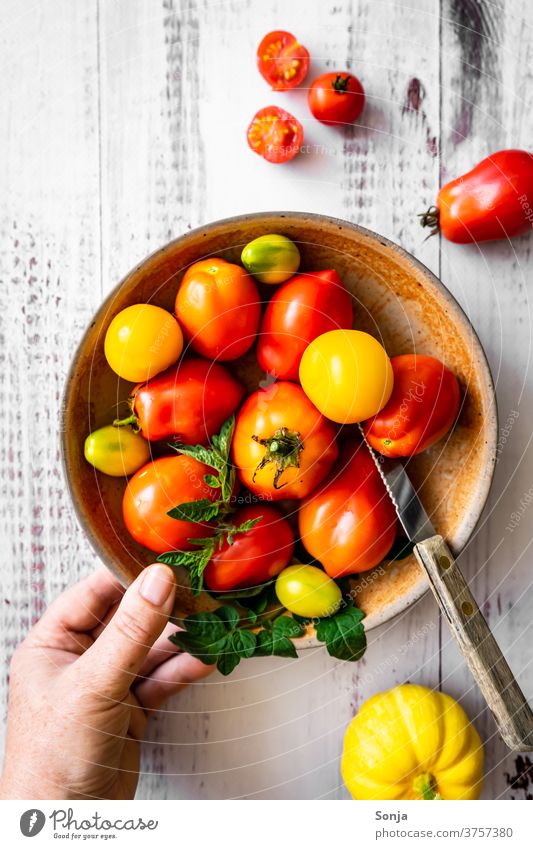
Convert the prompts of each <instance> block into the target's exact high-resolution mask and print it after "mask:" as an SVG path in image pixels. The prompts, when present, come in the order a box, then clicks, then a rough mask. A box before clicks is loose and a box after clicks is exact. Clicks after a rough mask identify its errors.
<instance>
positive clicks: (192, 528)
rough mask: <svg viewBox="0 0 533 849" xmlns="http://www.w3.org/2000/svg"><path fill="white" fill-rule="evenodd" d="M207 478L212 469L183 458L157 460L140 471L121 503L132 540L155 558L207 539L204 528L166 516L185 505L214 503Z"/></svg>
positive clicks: (214, 493)
mask: <svg viewBox="0 0 533 849" xmlns="http://www.w3.org/2000/svg"><path fill="white" fill-rule="evenodd" d="M208 474H213V469H211V468H210V467H209V466H206V465H204V464H203V463H199V462H198V460H195V459H193V458H192V457H185V455H183V454H179V455H178V454H176V455H175V456H174V455H173V456H172V457H160V458H159V459H158V460H154V461H153V462H152V463H148V464H147V465H146V466H143V468H142V469H139V471H138V472H137V473H136V474H135V475H133V477H132V478H130V479H129V481H128V484H127V486H126V489H125V492H124V498H123V500H122V514H123V516H124V522H125V524H126V527H127V529H128V531H129V532H130V534H131V535H132V537H133V538H134V539H135V540H137V542H139V543H141V545H144V546H146V548H149V549H150V551H155V552H157V553H158V554H162V553H163V552H165V551H172V550H174V549H182V550H183V549H184V550H188V549H191V548H194V546H193V545H191V543H190V542H189V539H197V538H198V537H205V536H207V535H208V532H209V529H208V528H207V527H206V525H202V524H197V523H195V522H182V521H180V520H179V519H171V517H170V516H167V513H168V511H169V510H171V509H172V508H173V507H177V506H178V505H179V504H184V503H185V502H187V501H198V500H199V499H200V498H209V500H210V501H216V500H217V499H218V498H219V496H220V490H219V489H214V488H213V487H210V486H208V485H207V484H206V482H205V480H204V476H205V475H208Z"/></svg>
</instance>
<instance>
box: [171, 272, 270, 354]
mask: <svg viewBox="0 0 533 849" xmlns="http://www.w3.org/2000/svg"><path fill="white" fill-rule="evenodd" d="M176 316H177V318H178V321H179V322H180V324H181V327H182V329H183V332H184V333H185V336H186V337H187V339H188V340H190V344H191V347H192V348H193V349H194V350H195V351H196V352H197V353H198V354H201V355H202V356H204V357H208V358H209V359H211V360H215V359H217V360H235V359H237V357H240V356H241V355H242V354H244V352H245V351H247V350H248V348H249V347H250V346H251V345H253V343H254V342H255V337H256V336H257V330H258V328H259V321H260V319H261V304H260V300H259V292H258V291H257V286H256V284H255V282H254V280H253V278H252V277H251V276H250V275H249V274H248V273H247V272H246V271H245V270H244V268H242V267H241V266H240V265H234V264H233V263H231V262H226V260H224V259H219V258H218V257H211V258H210V259H202V260H200V262H195V263H194V265H191V267H190V268H189V269H187V271H186V272H185V275H184V277H183V280H182V281H181V284H180V287H179V289H178V294H177V296H176Z"/></svg>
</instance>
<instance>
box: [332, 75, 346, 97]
mask: <svg viewBox="0 0 533 849" xmlns="http://www.w3.org/2000/svg"><path fill="white" fill-rule="evenodd" d="M349 82H350V75H349V74H348V75H347V76H345V77H343V76H342V74H337V76H336V77H335V79H334V80H333V82H332V83H331V85H332V86H333V89H334V90H335V91H338V92H339V93H340V94H342V93H343V92H346V91H348V83H349Z"/></svg>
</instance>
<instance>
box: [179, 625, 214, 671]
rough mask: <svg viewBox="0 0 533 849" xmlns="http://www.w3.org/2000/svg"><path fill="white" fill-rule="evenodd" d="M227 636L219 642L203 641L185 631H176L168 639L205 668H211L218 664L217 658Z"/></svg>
mask: <svg viewBox="0 0 533 849" xmlns="http://www.w3.org/2000/svg"><path fill="white" fill-rule="evenodd" d="M227 639H228V638H227V635H226V636H225V637H222V638H221V639H220V640H211V641H210V642H209V641H204V640H201V639H199V638H197V637H193V636H192V635H191V634H188V633H187V632H186V631H178V632H177V633H176V634H172V635H171V636H170V637H169V640H170V642H171V643H174V645H176V646H179V648H180V649H182V651H185V652H187V653H188V654H191V655H192V656H193V657H197V658H198V660H201V661H202V663H205V664H206V666H211V665H212V664H215V663H217V662H218V659H219V657H220V656H221V654H222V653H223V652H224V650H225V646H226V642H227Z"/></svg>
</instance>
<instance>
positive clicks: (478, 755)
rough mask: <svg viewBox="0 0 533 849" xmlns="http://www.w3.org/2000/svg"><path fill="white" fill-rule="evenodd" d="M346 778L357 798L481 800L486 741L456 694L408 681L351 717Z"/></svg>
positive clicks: (344, 759)
mask: <svg viewBox="0 0 533 849" xmlns="http://www.w3.org/2000/svg"><path fill="white" fill-rule="evenodd" d="M342 777H343V779H344V782H345V784H346V786H347V788H348V790H349V791H350V793H351V794H352V796H353V798H354V799H380V800H384V799H439V798H440V799H477V798H479V794H480V792H481V784H482V780H483V745H482V743H481V740H480V737H479V734H478V733H477V731H476V729H475V728H474V726H473V725H472V724H471V723H470V721H469V719H468V717H467V715H466V713H465V712H464V710H463V708H462V707H461V706H460V705H459V704H457V702H456V701H455V699H452V698H451V696H447V695H446V694H445V693H439V692H435V691H433V690H429V689H428V688H427V687H421V686H418V685H416V684H403V685H402V686H400V687H394V688H393V689H392V690H388V691H387V692H386V693H378V694H377V695H375V696H372V697H371V698H370V699H368V701H366V702H365V703H364V704H363V706H362V707H361V709H360V710H359V712H358V713H357V714H356V716H355V717H354V718H353V719H352V721H351V723H350V725H349V726H348V729H347V731H346V736H345V738H344V751H343V755H342Z"/></svg>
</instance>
